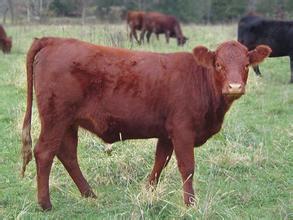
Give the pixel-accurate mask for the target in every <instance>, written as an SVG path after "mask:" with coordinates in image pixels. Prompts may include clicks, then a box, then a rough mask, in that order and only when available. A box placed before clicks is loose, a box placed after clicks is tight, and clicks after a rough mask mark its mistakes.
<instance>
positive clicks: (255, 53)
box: [248, 45, 272, 66]
mask: <svg viewBox="0 0 293 220" xmlns="http://www.w3.org/2000/svg"><path fill="white" fill-rule="evenodd" d="M271 52H272V49H271V48H270V47H268V46H266V45H259V46H257V47H256V48H255V49H254V50H251V51H249V52H248V56H249V62H250V65H253V66H254V65H257V64H259V63H261V62H262V61H263V60H264V59H265V58H266V57H268V56H269V55H270V54H271Z"/></svg>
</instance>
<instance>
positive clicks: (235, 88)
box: [228, 83, 242, 92]
mask: <svg viewBox="0 0 293 220" xmlns="http://www.w3.org/2000/svg"><path fill="white" fill-rule="evenodd" d="M228 86H229V87H228V88H229V91H230V92H241V91H242V85H241V84H239V83H229V85H228Z"/></svg>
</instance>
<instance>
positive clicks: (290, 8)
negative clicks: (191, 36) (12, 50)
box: [0, 0, 293, 23]
mask: <svg viewBox="0 0 293 220" xmlns="http://www.w3.org/2000/svg"><path fill="white" fill-rule="evenodd" d="M128 10H143V11H159V12H163V13H166V14H172V15H175V16H177V17H178V18H179V19H180V20H181V21H182V22H186V23H188V22H190V23H219V22H231V21H235V20H237V19H239V17H241V16H243V15H244V14H246V13H248V12H256V13H259V14H260V15H263V16H266V17H270V18H276V19H291V18H293V1H292V0H0V16H2V21H3V23H5V22H8V20H9V21H10V22H11V23H19V22H32V21H36V22H44V23H45V22H46V21H47V20H48V19H49V18H51V17H73V18H81V20H82V22H85V21H86V18H87V17H91V18H95V19H98V20H101V21H108V22H119V21H121V17H123V15H125V12H126V11H128Z"/></svg>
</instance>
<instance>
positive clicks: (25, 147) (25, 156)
mask: <svg viewBox="0 0 293 220" xmlns="http://www.w3.org/2000/svg"><path fill="white" fill-rule="evenodd" d="M45 43H46V39H44V38H43V39H35V40H34V42H33V43H32V45H31V47H30V49H29V51H28V53H27V57H26V74H27V100H26V112H25V116H24V121H23V126H22V149H21V154H22V160H23V164H22V169H21V176H22V177H24V172H25V168H26V165H27V164H28V163H29V162H30V161H31V160H32V138H31V117H32V104H33V65H34V64H33V63H34V59H35V56H36V54H37V53H38V52H39V51H40V50H41V49H42V48H43V47H44V46H45Z"/></svg>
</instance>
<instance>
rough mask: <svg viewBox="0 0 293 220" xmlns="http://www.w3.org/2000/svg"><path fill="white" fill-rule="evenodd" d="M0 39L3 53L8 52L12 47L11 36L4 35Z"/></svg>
mask: <svg viewBox="0 0 293 220" xmlns="http://www.w3.org/2000/svg"><path fill="white" fill-rule="evenodd" d="M0 41H1V42H2V50H3V53H10V51H11V47H12V38H11V37H5V38H3V39H2V40H0Z"/></svg>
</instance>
